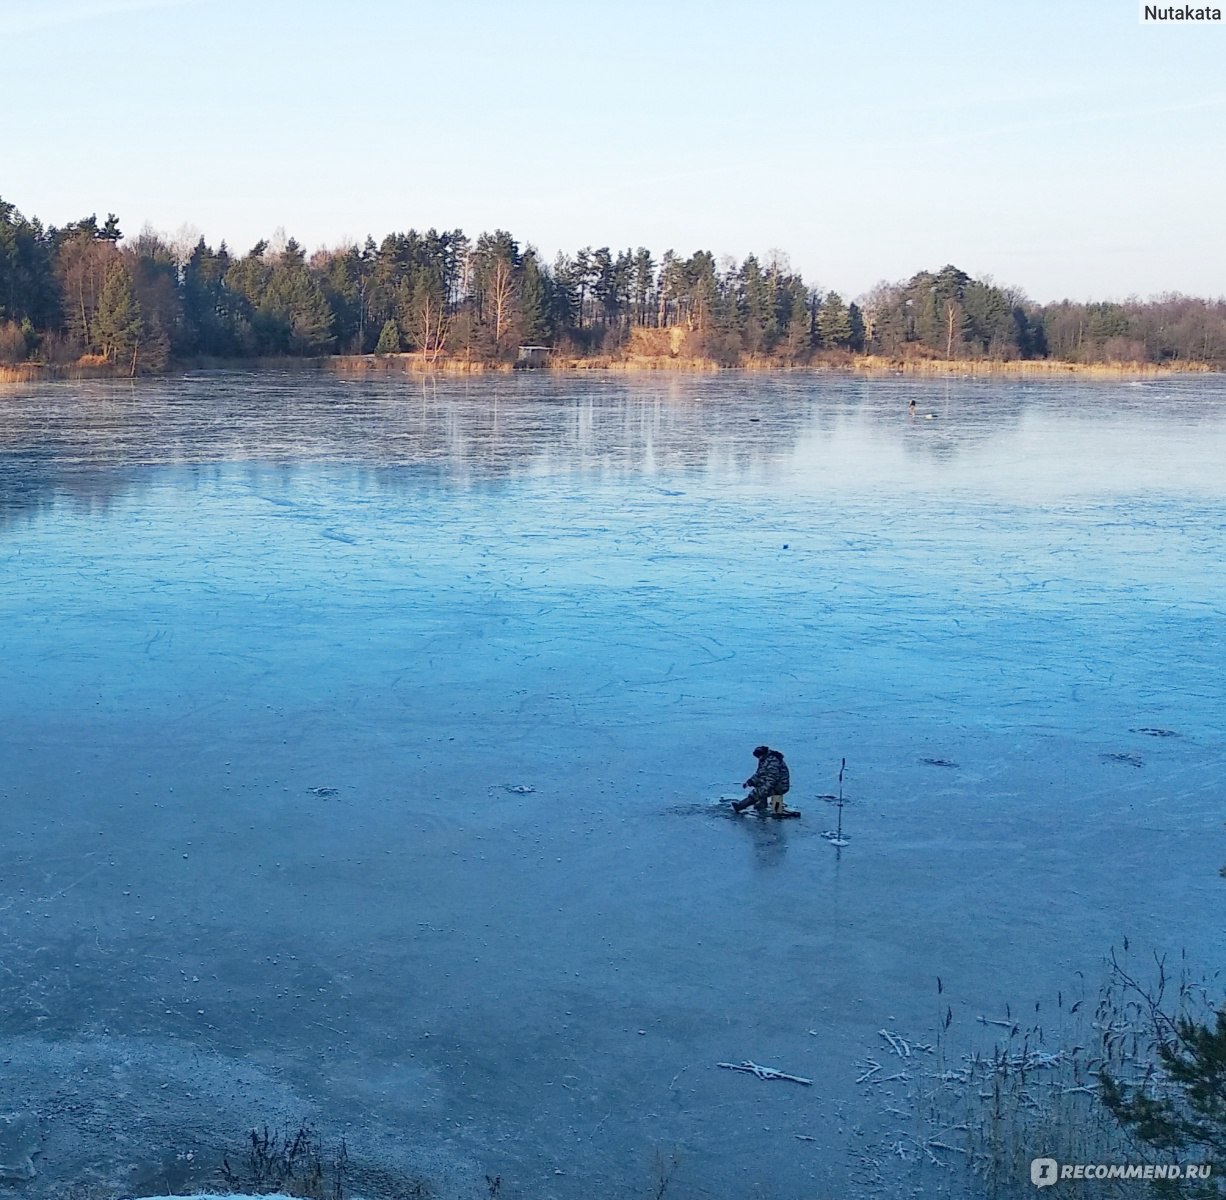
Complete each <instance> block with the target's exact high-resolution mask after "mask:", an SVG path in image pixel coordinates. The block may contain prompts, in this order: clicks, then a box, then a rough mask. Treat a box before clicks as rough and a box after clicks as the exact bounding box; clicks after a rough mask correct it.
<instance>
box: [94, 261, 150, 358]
mask: <svg viewBox="0 0 1226 1200" xmlns="http://www.w3.org/2000/svg"><path fill="white" fill-rule="evenodd" d="M144 328H145V323H144V321H143V320H142V319H141V311H140V304H139V302H138V301H137V299H136V295H135V293H134V292H133V290H132V276H131V275H130V274H129V273H128V268H127V265H126V264H125V263H124V262H123V260H122V259H116V260H115V261H114V262H113V263H111V265H110V266H109V267H108V268H107V272H106V277H105V278H104V279H103V282H102V292H101V294H100V295H99V297H98V307H97V309H96V310H95V312H94V321H93V335H94V338H95V340H96V342H97V344H98V345H99V346H100V347H101V349H102V353H103V354H104V355H105V356H106V359H107V361H108V362H119V363H126V362H128V361H129V360H130V361H131V371H132V373H133V374H135V373H136V355H137V351H138V349H139V347H140V343H141V338H142V336H143V334H144Z"/></svg>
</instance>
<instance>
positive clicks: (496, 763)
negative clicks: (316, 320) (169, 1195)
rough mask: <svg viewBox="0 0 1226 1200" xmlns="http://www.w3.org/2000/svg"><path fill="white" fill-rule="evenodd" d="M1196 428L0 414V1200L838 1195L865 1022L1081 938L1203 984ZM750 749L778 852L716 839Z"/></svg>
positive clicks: (849, 1145) (1210, 731) (778, 406)
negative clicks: (240, 1184) (27, 1164)
mask: <svg viewBox="0 0 1226 1200" xmlns="http://www.w3.org/2000/svg"><path fill="white" fill-rule="evenodd" d="M912 396H915V397H916V399H917V404H918V408H919V414H920V415H919V416H917V417H915V418H913V417H911V416H909V414H908V413H907V411H906V405H907V401H908V400H909V399H910V398H911V397H912ZM1224 399H1226V394H1224V389H1223V385H1222V384H1221V383H1220V382H1219V381H1216V380H1213V379H1195V380H1170V381H1161V382H1155V383H1146V384H1144V385H1143V386H1141V387H1126V386H1122V385H1120V386H1117V385H1111V384H1102V383H1095V384H1092V385H1086V384H1069V383H1059V384H1056V383H1052V384H1046V383H1045V384H1041V385H1040V384H1021V383H1002V382H993V383H990V384H985V383H975V382H971V381H950V382H938V383H925V382H916V381H913V380H903V379H897V380H877V381H859V380H851V379H825V378H814V377H812V376H804V375H786V376H777V377H774V376H747V377H743V376H735V375H723V376H718V377H701V378H688V377H677V378H672V377H670V378H656V377H651V378H646V379H642V378H621V377H601V376H595V377H581V378H577V377H549V376H541V375H527V374H525V375H522V376H515V377H511V378H498V379H491V380H486V379H481V380H474V381H446V382H440V383H438V384H437V385H433V384H429V383H427V384H424V385H423V384H421V383H412V382H405V383H401V382H399V381H397V382H384V381H378V382H360V381H359V382H350V381H337V380H331V379H328V378H326V377H319V376H315V375H311V374H303V375H291V374H287V375H284V376H279V375H269V374H259V375H254V374H253V375H247V374H242V373H227V374H221V375H202V376H198V377H193V378H188V379H184V380H175V381H157V382H139V383H137V384H135V385H127V384H122V385H120V384H103V383H88V384H49V385H41V386H38V387H33V388H25V389H18V390H13V391H8V392H5V393H3V394H2V395H0V729H2V730H3V732H2V734H0V738H2V744H3V760H2V761H3V764H4V771H3V776H2V777H0V863H2V866H3V872H2V875H0V935H3V945H4V947H5V949H4V951H3V955H2V957H0V1059H2V1060H4V1061H5V1064H6V1065H5V1066H4V1068H3V1070H4V1072H5V1073H4V1075H3V1076H0V1112H11V1113H14V1114H26V1115H27V1116H29V1117H30V1119H32V1118H33V1115H37V1116H38V1117H39V1120H41V1122H42V1125H41V1127H40V1128H41V1133H40V1135H39V1136H40V1138H41V1152H42V1156H41V1157H40V1158H39V1159H38V1166H39V1172H40V1173H39V1175H38V1177H37V1178H36V1179H34V1180H32V1181H30V1182H29V1183H26V1184H24V1185H23V1194H26V1195H30V1196H42V1195H50V1194H53V1189H54V1188H56V1187H62V1186H63V1185H64V1184H65V1183H72V1182H79V1181H81V1180H82V1179H102V1180H113V1181H116V1182H117V1183H118V1184H132V1182H133V1181H134V1180H135V1181H137V1183H138V1184H139V1185H140V1188H141V1190H144V1191H149V1190H166V1191H171V1190H180V1189H179V1187H178V1186H177V1185H179V1184H182V1185H183V1186H189V1185H198V1186H202V1185H208V1184H210V1183H211V1184H214V1185H215V1184H216V1182H217V1178H216V1176H215V1175H208V1174H205V1173H204V1172H205V1170H206V1166H207V1169H208V1170H214V1169H215V1167H216V1166H217V1165H218V1164H219V1163H220V1157H221V1154H222V1153H223V1152H232V1151H233V1150H234V1148H235V1147H241V1144H242V1139H243V1132H244V1130H245V1129H247V1128H249V1127H250V1126H251V1125H253V1124H263V1123H264V1122H265V1121H267V1122H269V1123H278V1122H279V1123H280V1124H281V1125H282V1126H286V1125H288V1124H292V1123H295V1122H298V1121H300V1120H310V1121H312V1122H313V1123H314V1124H315V1126H316V1127H317V1128H318V1129H319V1130H320V1132H321V1134H322V1135H323V1136H325V1137H327V1138H339V1137H341V1136H344V1137H345V1138H346V1139H347V1143H348V1146H349V1151H350V1156H351V1161H352V1162H353V1163H354V1164H355V1170H358V1169H366V1170H368V1171H369V1172H370V1174H369V1176H368V1177H367V1178H366V1179H365V1183H366V1185H367V1186H366V1190H367V1191H368V1192H369V1193H370V1194H382V1193H380V1189H381V1188H382V1189H383V1193H390V1192H391V1191H392V1190H393V1189H394V1187H395V1186H397V1181H401V1182H402V1181H404V1180H407V1179H415V1178H423V1177H428V1178H430V1179H431V1181H432V1183H433V1184H434V1185H435V1187H436V1194H438V1195H446V1194H452V1195H471V1196H480V1195H486V1194H488V1188H487V1184H486V1181H485V1180H486V1176H487V1175H488V1176H490V1177H494V1176H500V1177H501V1179H502V1180H503V1187H504V1191H503V1194H504V1195H509V1196H511V1195H514V1196H532V1197H550V1196H554V1197H558V1198H560V1200H570V1198H572V1197H580V1196H587V1195H590V1194H591V1193H592V1186H593V1185H594V1184H597V1183H598V1184H599V1185H600V1186H601V1189H602V1192H603V1194H608V1195H632V1194H645V1193H646V1192H647V1191H648V1190H649V1189H650V1183H651V1178H652V1171H653V1161H654V1160H655V1158H656V1155H657V1154H658V1153H662V1154H664V1155H666V1156H667V1155H670V1154H673V1153H674V1152H675V1154H676V1156H677V1158H678V1161H679V1167H678V1170H677V1174H676V1176H675V1178H674V1180H673V1182H672V1184H671V1185H670V1193H669V1194H670V1195H677V1196H678V1197H682V1196H698V1195H704V1194H714V1195H720V1196H729V1197H736V1196H749V1195H751V1194H754V1189H755V1187H757V1188H760V1189H761V1190H762V1191H763V1192H765V1193H766V1194H771V1195H779V1196H791V1195H815V1194H820V1193H822V1192H823V1191H824V1192H829V1193H830V1194H853V1195H854V1194H857V1192H856V1189H857V1187H858V1186H859V1184H858V1177H857V1174H856V1159H855V1151H856V1149H857V1147H858V1146H859V1145H860V1144H861V1142H862V1141H863V1140H864V1139H865V1138H867V1137H869V1136H870V1134H871V1130H872V1128H873V1125H874V1122H876V1121H878V1120H879V1118H880V1114H879V1112H878V1111H877V1110H876V1109H875V1108H874V1106H873V1104H872V1103H871V1102H870V1099H869V1097H867V1096H866V1093H865V1089H864V1088H858V1087H857V1086H856V1085H855V1080H856V1078H857V1076H858V1075H859V1074H860V1071H861V1068H858V1067H857V1066H856V1064H857V1062H859V1061H861V1060H862V1058H863V1055H864V1054H865V1052H866V1051H868V1052H870V1053H875V1052H878V1051H879V1049H880V1046H881V1039H880V1038H879V1036H878V1031H879V1030H880V1029H881V1028H883V1027H888V1028H890V1029H896V1030H899V1031H901V1032H902V1033H904V1034H905V1035H908V1036H912V1037H921V1038H922V1037H923V1036H925V1035H930V1034H931V1032H932V1030H933V1029H934V1028H935V1026H936V1023H937V1021H938V1020H939V1018H940V1016H941V1015H943V1014H944V1012H945V1007H946V1004H947V1003H949V1004H950V1005H951V1007H952V1010H953V1012H954V1016H955V1024H954V1026H953V1027H952V1031H953V1034H955V1035H956V1034H957V1031H958V1030H959V1029H960V1028H963V1027H965V1026H966V1025H969V1024H971V1023H973V1022H974V1020H975V1018H976V1017H978V1016H979V1015H981V1014H983V1013H989V1014H991V1013H994V1012H998V1011H1000V1010H1001V1009H1003V1008H1004V1006H1005V1005H1006V1004H1008V1003H1012V1004H1013V1005H1015V1006H1017V1005H1019V1004H1026V1003H1029V1002H1031V1001H1034V1000H1038V999H1041V998H1042V999H1046V998H1047V997H1048V996H1049V995H1050V994H1051V993H1054V992H1055V990H1056V989H1057V988H1065V989H1066V990H1067V989H1068V988H1069V987H1070V986H1071V981H1072V980H1073V979H1074V977H1075V976H1076V975H1077V973H1078V972H1081V973H1082V975H1083V976H1084V977H1086V978H1088V979H1090V980H1094V979H1096V978H1097V977H1098V975H1099V974H1100V973H1101V959H1102V956H1103V955H1104V954H1105V953H1106V951H1107V949H1108V948H1109V946H1110V945H1111V944H1112V943H1118V941H1119V939H1120V938H1121V937H1123V936H1125V935H1126V936H1128V937H1129V938H1130V939H1131V941H1132V942H1133V944H1135V945H1140V946H1153V947H1155V948H1158V949H1161V950H1170V951H1173V952H1175V953H1178V951H1179V950H1180V949H1181V948H1186V949H1187V951H1188V954H1189V957H1190V958H1191V959H1192V960H1193V961H1196V962H1201V963H1204V964H1205V965H1206V966H1210V967H1213V966H1216V965H1217V964H1218V963H1219V962H1220V961H1221V954H1222V949H1223V931H1222V926H1221V921H1220V919H1219V918H1218V916H1217V915H1216V914H1218V913H1220V905H1221V899H1222V892H1221V889H1222V886H1223V885H1222V882H1221V880H1220V878H1218V874H1217V871H1218V867H1219V866H1220V865H1221V863H1222V862H1223V861H1226V846H1224V845H1223V837H1222V810H1221V791H1220V778H1221V774H1222V765H1223V741H1222V729H1223V726H1224V721H1226V688H1224V685H1223V680H1222V672H1221V655H1220V650H1219V649H1217V648H1218V647H1220V646H1221V644H1222V638H1223V616H1224V614H1226V574H1224V573H1223V571H1222V569H1221V563H1222V562H1223V561H1224V559H1226V530H1224V528H1223V521H1222V517H1221V514H1222V511H1223V508H1222V505H1223V500H1224V499H1226V496H1224V493H1226V473H1224V472H1223V471H1222V469H1221V464H1222V463H1223V462H1224V461H1226V406H1224V405H1223V400H1224ZM928 414H931V415H932V419H931V420H928V419H925V418H926V416H927V415H928ZM753 418H757V420H754V419H753ZM1154 731H1161V732H1164V733H1169V734H1171V735H1178V736H1158V735H1157V734H1156V733H1155V732H1154ZM759 742H768V743H769V744H771V745H777V746H779V747H781V748H782V749H783V750H784V751H785V752H786V754H787V756H788V761H789V763H790V765H791V771H792V780H793V792H792V794H791V796H790V797H789V799H790V801H791V802H792V803H793V804H794V805H795V806H796V807H799V808H802V809H804V810H805V818H804V819H803V820H802V821H797V822H771V821H759V820H757V819H755V818H752V817H748V818H741V819H739V820H737V821H732V820H729V819H726V817H727V806H726V805H725V806H723V807H722V808H721V807H720V806H719V805H718V803H717V801H718V798H719V797H720V796H721V795H722V794H725V793H738V784H739V782H740V780H741V779H743V778H744V777H745V776H746V775H747V774H748V773H749V770H750V769H751V767H752V765H753V762H752V759H751V757H750V754H749V751H750V749H751V748H752V747H753V746H754V745H756V744H758V743H759ZM844 756H845V757H846V759H847V768H848V769H847V776H846V780H845V789H846V794H847V798H848V801H849V802H848V804H847V806H846V808H845V810H844V814H843V828H844V832H845V834H846V835H847V838H848V844H847V845H846V846H845V847H843V848H841V849H838V850H836V848H835V847H833V846H831V845H830V844H829V843H828V841H826V840H825V839H824V838H823V837H822V836H821V835H822V832H823V831H824V830H826V829H830V828H834V825H835V819H836V816H837V814H836V811H835V809H834V808H833V806H830V805H829V804H827V803H825V802H823V801H821V800H819V799H817V798H816V797H818V796H819V795H824V794H831V793H833V792H834V791H835V790H836V785H837V774H838V764H839V761H840V759H841V758H842V757H844ZM1138 763H1139V764H1140V766H1139V767H1138V766H1137V765H1136V764H1138ZM938 975H939V976H941V977H942V979H943V981H944V992H943V994H942V995H941V996H940V997H939V998H938V996H937V995H936V988H935V979H936V977H937V976H938ZM747 1060H748V1061H752V1062H755V1063H759V1064H769V1065H770V1066H772V1067H775V1068H777V1069H779V1070H781V1071H784V1072H787V1073H791V1074H795V1075H798V1076H802V1077H804V1078H810V1079H813V1080H814V1086H813V1087H811V1088H802V1087H797V1086H795V1085H794V1084H790V1083H787V1082H779V1081H769V1080H761V1079H757V1078H754V1077H753V1076H752V1075H747V1074H743V1073H737V1072H732V1071H727V1070H720V1069H718V1066H717V1064H718V1063H720V1062H733V1063H740V1062H743V1061H747ZM116 1131H118V1134H117V1132H116ZM801 1138H813V1139H814V1140H813V1141H802V1140H800V1139H801ZM189 1151H190V1152H191V1154H192V1156H193V1157H192V1159H191V1160H190V1161H191V1163H193V1164H195V1165H196V1169H198V1170H199V1171H200V1172H201V1173H200V1174H199V1175H197V1176H193V1175H192V1174H191V1172H190V1171H188V1169H187V1168H186V1167H185V1166H184V1161H185V1160H184V1159H183V1157H182V1155H184V1154H186V1153H187V1152H189ZM376 1168H377V1169H376ZM159 1171H160V1172H162V1174H163V1175H166V1177H167V1178H169V1179H170V1180H171V1182H172V1183H174V1184H175V1185H176V1186H175V1187H173V1188H172V1187H170V1186H169V1185H168V1184H167V1183H166V1182H160V1176H159V1175H158V1172H159ZM380 1181H382V1182H380ZM40 1189H44V1190H40ZM704 1189H705V1190H704ZM358 1190H361V1189H360V1188H359V1189H358ZM863 1194H866V1195H867V1194H872V1193H871V1190H866V1191H865V1192H864V1193H863Z"/></svg>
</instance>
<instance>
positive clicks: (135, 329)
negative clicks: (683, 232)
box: [0, 199, 1226, 374]
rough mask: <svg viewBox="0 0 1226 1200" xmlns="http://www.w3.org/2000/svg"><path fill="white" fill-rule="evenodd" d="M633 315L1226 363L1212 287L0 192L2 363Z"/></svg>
mask: <svg viewBox="0 0 1226 1200" xmlns="http://www.w3.org/2000/svg"><path fill="white" fill-rule="evenodd" d="M636 330H670V331H673V334H674V336H672V337H671V338H670V339H669V345H670V346H671V348H672V352H673V353H680V354H681V355H683V356H684V357H687V358H701V359H708V360H712V361H715V362H718V363H721V364H725V365H736V364H738V363H743V362H745V361H747V360H759V361H767V362H776V363H779V364H781V365H782V364H803V363H806V362H810V361H814V360H815V359H817V358H820V357H831V356H850V355H858V354H875V355H883V356H887V357H891V358H896V357H928V358H944V359H988V360H996V361H1009V360H1015V359H1042V358H1054V359H1059V360H1062V361H1068V362H1075V363H1107V362H1136V363H1157V364H1161V363H1172V362H1180V363H1208V364H1210V365H1212V366H1217V367H1224V366H1226V301H1223V300H1222V299H1218V300H1206V299H1198V298H1194V297H1189V296H1181V295H1166V296H1162V297H1159V298H1157V299H1152V300H1148V301H1140V300H1129V301H1126V302H1124V303H1114V302H1103V303H1085V302H1079V301H1071V300H1063V301H1060V302H1058V303H1054V304H1046V305H1039V304H1035V303H1033V302H1032V301H1030V300H1029V299H1028V298H1027V297H1026V296H1025V295H1024V294H1023V293H1022V292H1020V291H1018V290H1017V289H1014V288H1009V287H1002V286H999V285H997V284H996V283H994V282H992V281H991V280H990V279H973V278H971V277H970V276H969V275H968V274H966V273H965V272H964V271H961V270H959V269H958V268H956V267H954V266H946V267H943V268H942V269H941V270H939V271H936V272H929V271H921V272H919V273H918V274H916V275H913V276H912V277H911V278H910V279H908V280H906V281H904V282H900V283H881V284H878V285H877V286H876V287H875V288H873V289H872V290H871V291H870V292H869V293H867V294H866V295H865V296H863V297H860V298H858V299H857V300H855V301H850V302H849V301H847V300H845V299H844V298H843V297H842V296H840V295H839V294H838V293H837V292H834V291H825V292H823V291H821V290H819V289H815V288H813V287H810V286H809V285H807V284H806V283H805V281H804V280H803V279H802V278H801V277H800V275H798V274H797V273H796V272H794V271H793V270H792V269H791V267H790V266H789V265H788V263H787V261H786V260H785V259H783V258H782V257H780V256H773V257H772V258H771V259H770V260H769V261H765V262H764V261H760V260H759V259H758V258H757V257H755V256H754V255H750V256H749V257H747V258H746V259H744V261H742V262H739V263H738V262H736V261H734V260H731V259H723V260H720V261H717V260H716V258H715V256H714V255H713V254H711V253H710V252H709V251H705V250H700V251H696V252H695V253H694V254H691V255H690V256H689V257H681V256H679V255H677V254H676V253H674V252H673V251H672V250H668V251H666V252H665V253H664V254H663V255H662V256H661V257H660V258H659V259H657V258H655V257H654V255H653V254H652V253H651V252H650V251H649V250H646V249H644V248H641V247H640V248H639V249H637V250H629V249H627V250H618V251H614V250H611V249H610V248H608V247H600V248H598V249H594V248H592V247H585V248H584V249H582V250H578V251H576V252H575V253H574V254H558V255H557V257H556V258H555V259H554V260H553V261H552V262H551V263H547V262H544V261H542V259H541V258H540V256H539V255H538V253H537V251H536V250H534V249H533V248H532V247H531V246H527V245H521V244H520V243H519V242H517V241H516V239H515V238H514V237H512V235H511V234H509V233H507V232H505V231H503V230H496V231H494V232H493V233H483V234H481V235H480V236H479V237H477V238H476V239H475V240H473V239H471V238H469V237H468V236H467V235H465V234H464V233H463V232H462V231H460V230H458V229H456V230H447V231H443V232H439V231H437V230H434V229H431V230H429V231H428V232H426V233H418V232H417V231H415V230H409V231H408V232H407V233H392V234H388V235H387V236H386V237H385V238H384V239H383V240H382V241H381V242H379V243H377V244H376V243H375V241H374V240H373V239H372V238H367V240H366V243H365V245H363V246H361V247H359V246H356V245H347V246H342V247H339V248H336V249H321V250H318V251H316V252H315V253H314V254H311V255H310V256H308V255H307V254H306V252H305V251H304V249H303V248H302V247H301V246H300V245H299V244H298V243H297V242H295V241H294V240H293V239H285V238H281V239H279V240H278V242H277V244H270V243H269V242H267V241H260V242H258V243H257V244H256V245H255V246H253V247H252V248H251V249H250V250H249V251H247V253H246V254H243V255H235V254H233V253H231V251H230V250H229V249H228V247H227V246H226V244H225V243H224V242H223V243H221V245H220V246H219V247H218V248H217V249H213V248H212V247H210V246H209V245H207V244H206V242H205V240H204V239H203V238H202V237H197V238H195V239H194V240H193V239H191V238H182V237H181V238H179V239H176V240H172V239H168V238H166V237H164V236H163V235H160V234H158V233H155V232H153V231H151V230H148V229H146V230H144V231H142V232H141V233H140V234H139V235H137V236H136V237H135V238H128V239H125V238H124V236H123V234H122V232H121V230H120V228H119V221H118V219H117V218H116V217H115V216H114V215H113V214H112V215H110V216H108V217H107V219H106V220H105V221H103V222H101V223H99V221H98V220H97V218H96V217H95V216H90V217H87V218H85V219H83V220H80V221H75V222H73V223H71V224H69V225H65V226H63V227H62V228H56V227H53V226H44V225H43V224H42V223H41V222H40V221H38V220H37V219H34V218H26V217H24V216H23V215H22V214H21V213H20V212H19V211H18V210H17V209H16V208H15V206H13V205H12V204H9V203H6V202H5V201H3V200H2V199H0V363H20V362H25V361H35V362H48V363H67V362H76V361H80V360H82V359H83V358H86V359H87V360H92V361H95V362H109V363H114V364H116V365H117V366H119V367H123V368H126V369H130V371H131V373H133V374H135V373H136V372H137V371H155V370H160V369H162V368H164V367H165V366H167V364H168V363H170V362H171V361H173V360H180V361H182V360H192V359H199V358H221V359H228V358H250V357H269V356H287V355H288V356H302V357H317V356H321V355H330V354H370V353H377V354H390V353H400V352H405V351H412V352H415V353H417V354H420V355H423V356H425V357H426V358H429V359H437V358H439V357H441V356H443V355H447V356H449V357H453V358H454V357H464V358H469V359H473V360H476V361H481V362H498V361H511V360H513V359H514V358H515V356H516V353H517V350H518V347H519V346H521V345H525V344H528V345H538V346H547V347H551V348H552V349H554V350H555V351H557V352H559V353H560V354H562V355H564V356H567V357H581V356H585V355H594V354H605V355H618V354H621V353H624V352H625V351H626V350H627V348H628V347H629V346H631V344H632V342H633V340H634V337H635V334H634V331H636Z"/></svg>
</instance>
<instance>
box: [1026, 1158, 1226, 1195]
mask: <svg viewBox="0 0 1226 1200" xmlns="http://www.w3.org/2000/svg"><path fill="white" fill-rule="evenodd" d="M1212 1173H1213V1166H1212V1164H1210V1163H1058V1162H1056V1160H1055V1159H1054V1158H1033V1159H1031V1160H1030V1182H1031V1183H1033V1184H1034V1186H1035V1187H1037V1188H1045V1187H1051V1185H1052V1184H1053V1183H1059V1182H1060V1181H1061V1180H1063V1179H1142V1180H1146V1181H1151V1182H1152V1181H1153V1180H1155V1179H1208V1178H1209V1176H1210V1175H1211V1174H1212Z"/></svg>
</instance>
